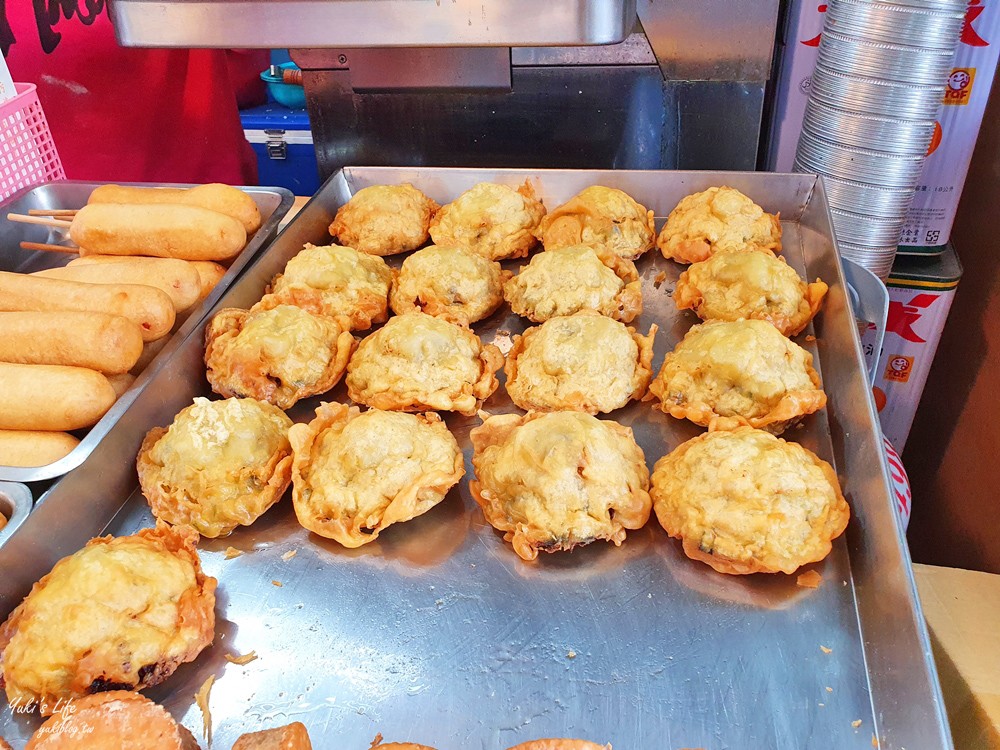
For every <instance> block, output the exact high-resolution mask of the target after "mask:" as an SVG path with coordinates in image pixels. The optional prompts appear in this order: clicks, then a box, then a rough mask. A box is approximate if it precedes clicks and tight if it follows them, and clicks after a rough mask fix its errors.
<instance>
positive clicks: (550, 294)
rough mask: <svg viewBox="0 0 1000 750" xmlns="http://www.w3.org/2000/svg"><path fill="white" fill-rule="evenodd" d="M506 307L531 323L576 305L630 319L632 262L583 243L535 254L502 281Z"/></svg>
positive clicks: (634, 305) (634, 297)
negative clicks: (504, 281)
mask: <svg viewBox="0 0 1000 750" xmlns="http://www.w3.org/2000/svg"><path fill="white" fill-rule="evenodd" d="M503 295H504V297H505V298H506V299H507V301H508V302H509V303H510V307H511V309H512V310H513V311H514V312H515V313H517V314H518V315H520V316H522V317H525V318H528V319H529V320H533V321H534V322H535V323H541V322H542V321H545V320H548V319H549V318H553V317H555V316H557V315H572V314H573V313H575V312H579V311H580V310H596V311H597V312H599V313H601V315H607V316H608V317H609V318H614V319H615V320H620V321H622V322H623V323H629V322H631V321H632V320H633V319H634V318H635V317H636V316H638V315H639V314H640V313H641V312H642V282H641V281H640V280H639V273H638V272H637V271H636V269H635V265H634V264H633V263H632V261H629V260H625V259H624V258H619V257H618V256H617V255H614V254H613V253H612V252H610V251H609V250H606V249H604V248H599V247H588V246H586V245H574V246H572V247H561V248H559V249H557V250H546V251H545V252H544V253H538V254H537V255H536V256H535V257H534V258H532V259H531V262H530V263H528V265H526V266H524V267H522V268H521V271H520V272H519V273H518V274H517V275H516V276H514V278H512V279H510V280H509V281H507V282H506V283H505V284H504V287H503Z"/></svg>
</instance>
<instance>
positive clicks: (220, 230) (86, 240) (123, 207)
mask: <svg viewBox="0 0 1000 750" xmlns="http://www.w3.org/2000/svg"><path fill="white" fill-rule="evenodd" d="M69 236H70V239H71V240H73V242H74V243H75V244H76V245H77V246H78V247H79V248H80V254H81V255H88V254H93V253H99V254H102V255H151V256H153V257H157V258H180V259H182V260H227V259H229V258H232V257H234V256H236V255H238V254H239V252H240V251H241V250H242V249H243V247H244V246H245V245H246V243H247V233H246V230H245V229H244V228H243V224H241V223H240V222H239V221H237V220H236V219H234V218H233V217H232V216H226V215H225V214H220V213H218V212H217V211H211V210H209V209H207V208H202V207H200V206H183V205H176V204H168V203H162V204H131V205H130V204H123V203H91V204H89V205H86V206H84V207H83V208H81V209H80V210H79V211H77V213H76V216H74V217H73V223H72V224H71V226H70V229H69Z"/></svg>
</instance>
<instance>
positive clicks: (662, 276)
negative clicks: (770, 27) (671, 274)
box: [653, 271, 667, 289]
mask: <svg viewBox="0 0 1000 750" xmlns="http://www.w3.org/2000/svg"><path fill="white" fill-rule="evenodd" d="M666 280H667V272H666V271H660V272H659V273H658V274H656V278H654V279H653V288H654V289H659V288H660V286H661V285H662V284H663V282H664V281H666Z"/></svg>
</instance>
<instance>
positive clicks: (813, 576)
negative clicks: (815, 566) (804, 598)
mask: <svg viewBox="0 0 1000 750" xmlns="http://www.w3.org/2000/svg"><path fill="white" fill-rule="evenodd" d="M821 583H823V576H821V575H820V574H819V573H817V572H816V571H815V570H807V571H806V572H805V573H799V577H798V578H796V579H795V585H796V586H801V587H802V588H804V589H818V588H819V585H820V584H821Z"/></svg>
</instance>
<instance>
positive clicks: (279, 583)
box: [271, 581, 283, 589]
mask: <svg viewBox="0 0 1000 750" xmlns="http://www.w3.org/2000/svg"><path fill="white" fill-rule="evenodd" d="M271 585H272V586H277V587H278V588H279V589H280V588H281V587H282V585H283V584H282V583H281V581H271Z"/></svg>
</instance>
